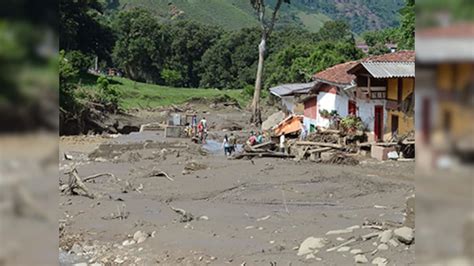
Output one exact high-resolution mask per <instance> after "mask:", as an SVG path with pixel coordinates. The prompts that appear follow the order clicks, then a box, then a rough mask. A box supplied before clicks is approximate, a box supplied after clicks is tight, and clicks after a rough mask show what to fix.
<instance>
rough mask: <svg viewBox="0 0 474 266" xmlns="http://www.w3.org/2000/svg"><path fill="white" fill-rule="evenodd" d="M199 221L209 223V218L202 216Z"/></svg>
mask: <svg viewBox="0 0 474 266" xmlns="http://www.w3.org/2000/svg"><path fill="white" fill-rule="evenodd" d="M198 220H199V221H208V220H209V217H207V216H206V215H201V216H199V217H198Z"/></svg>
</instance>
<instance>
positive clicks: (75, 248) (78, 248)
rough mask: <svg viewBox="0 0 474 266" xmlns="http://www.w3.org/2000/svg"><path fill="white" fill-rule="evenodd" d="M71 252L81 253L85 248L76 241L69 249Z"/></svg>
mask: <svg viewBox="0 0 474 266" xmlns="http://www.w3.org/2000/svg"><path fill="white" fill-rule="evenodd" d="M69 252H70V253H74V254H76V255H80V254H82V252H83V249H82V247H81V245H79V244H77V243H74V245H72V247H71V249H70V250H69Z"/></svg>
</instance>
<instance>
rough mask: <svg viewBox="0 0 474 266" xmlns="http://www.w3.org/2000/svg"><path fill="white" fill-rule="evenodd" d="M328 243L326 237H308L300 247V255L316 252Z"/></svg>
mask: <svg viewBox="0 0 474 266" xmlns="http://www.w3.org/2000/svg"><path fill="white" fill-rule="evenodd" d="M327 243H328V240H327V239H325V238H316V237H313V236H310V237H308V238H306V239H305V240H304V241H303V243H301V245H300V248H299V249H298V253H297V255H298V256H302V255H306V254H310V253H314V252H315V251H316V250H317V249H320V248H323V247H324V246H325V245H326V244H327Z"/></svg>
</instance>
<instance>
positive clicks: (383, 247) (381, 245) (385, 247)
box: [377, 243, 388, 250]
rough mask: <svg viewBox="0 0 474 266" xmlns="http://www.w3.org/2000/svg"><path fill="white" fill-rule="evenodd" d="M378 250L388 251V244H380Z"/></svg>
mask: <svg viewBox="0 0 474 266" xmlns="http://www.w3.org/2000/svg"><path fill="white" fill-rule="evenodd" d="M377 249H378V250H388V245H387V244H384V243H382V244H380V245H379V246H378V247H377Z"/></svg>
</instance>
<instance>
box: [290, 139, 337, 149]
mask: <svg viewBox="0 0 474 266" xmlns="http://www.w3.org/2000/svg"><path fill="white" fill-rule="evenodd" d="M295 145H307V146H321V147H330V148H334V149H342V145H339V144H334V143H326V142H314V141H297V142H295Z"/></svg>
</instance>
